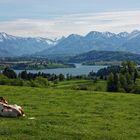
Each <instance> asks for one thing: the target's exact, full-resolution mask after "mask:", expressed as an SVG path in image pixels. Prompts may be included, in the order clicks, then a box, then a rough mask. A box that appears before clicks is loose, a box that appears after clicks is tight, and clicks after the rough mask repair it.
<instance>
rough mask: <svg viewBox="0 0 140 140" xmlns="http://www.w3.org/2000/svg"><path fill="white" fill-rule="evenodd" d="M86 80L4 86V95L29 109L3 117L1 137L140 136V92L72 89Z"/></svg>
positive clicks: (135, 139)
mask: <svg viewBox="0 0 140 140" xmlns="http://www.w3.org/2000/svg"><path fill="white" fill-rule="evenodd" d="M84 82H85V81H79V82H78V81H71V82H69V83H68V82H61V83H59V84H58V85H56V86H55V87H54V88H53V87H51V88H31V87H16V86H15V87H13V86H0V96H4V97H5V98H6V99H7V100H8V101H9V103H11V104H15V103H16V104H18V105H21V106H22V107H23V108H24V110H25V113H26V117H25V118H22V117H21V118H2V117H1V118H0V119H1V121H0V140H139V139H140V127H139V126H140V96H139V95H136V94H123V93H107V92H99V91H93V90H92V88H94V86H88V87H89V88H91V89H90V90H75V89H72V87H73V85H74V84H76V85H81V84H83V83H84ZM87 82H89V81H87ZM88 85H90V83H88ZM98 85H100V86H101V85H102V82H101V83H98Z"/></svg>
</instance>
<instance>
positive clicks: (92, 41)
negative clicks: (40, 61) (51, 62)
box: [0, 30, 140, 57]
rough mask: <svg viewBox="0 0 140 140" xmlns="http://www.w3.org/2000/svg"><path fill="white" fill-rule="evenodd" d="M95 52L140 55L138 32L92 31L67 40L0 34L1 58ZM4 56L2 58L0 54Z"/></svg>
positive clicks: (66, 38) (139, 34)
mask: <svg viewBox="0 0 140 140" xmlns="http://www.w3.org/2000/svg"><path fill="white" fill-rule="evenodd" d="M92 50H98V51H102V50H103V51H127V52H132V53H138V54H140V31H138V30H135V31H133V32H131V33H127V32H121V33H118V34H115V33H111V32H97V31H91V32H89V33H88V34H87V35H85V36H81V35H76V34H71V35H69V36H68V37H62V38H60V39H55V40H51V39H48V38H42V37H36V38H32V37H28V38H25V37H16V36H12V35H8V34H6V33H0V56H6V54H7V55H8V56H9V55H10V56H21V55H30V54H35V56H36V55H37V56H46V57H47V56H59V57H60V56H74V55H77V54H81V53H85V52H89V51H92ZM2 54H3V55H2Z"/></svg>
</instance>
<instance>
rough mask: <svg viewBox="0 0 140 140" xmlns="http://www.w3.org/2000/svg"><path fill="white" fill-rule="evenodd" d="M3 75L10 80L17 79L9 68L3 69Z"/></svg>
mask: <svg viewBox="0 0 140 140" xmlns="http://www.w3.org/2000/svg"><path fill="white" fill-rule="evenodd" d="M3 74H4V75H5V76H7V77H8V78H10V79H16V78H17V74H16V73H15V72H14V71H13V70H12V69H10V68H5V69H4V71H3Z"/></svg>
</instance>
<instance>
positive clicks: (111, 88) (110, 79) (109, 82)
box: [107, 73, 114, 91]
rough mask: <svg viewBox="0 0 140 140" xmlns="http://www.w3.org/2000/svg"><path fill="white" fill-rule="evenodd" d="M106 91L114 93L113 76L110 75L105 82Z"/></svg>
mask: <svg viewBox="0 0 140 140" xmlns="http://www.w3.org/2000/svg"><path fill="white" fill-rule="evenodd" d="M107 91H114V74H113V73H110V74H109V76H108V80H107Z"/></svg>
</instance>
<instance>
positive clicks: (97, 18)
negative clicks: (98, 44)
mask: <svg viewBox="0 0 140 140" xmlns="http://www.w3.org/2000/svg"><path fill="white" fill-rule="evenodd" d="M133 30H140V0H0V32H6V33H8V34H12V35H16V36H32V37H36V36H40V37H48V38H56V37H61V36H68V35H69V34H80V35H86V34H87V33H88V32H90V31H102V32H105V31H110V32H114V33H119V32H123V31H127V32H131V31H133Z"/></svg>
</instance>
